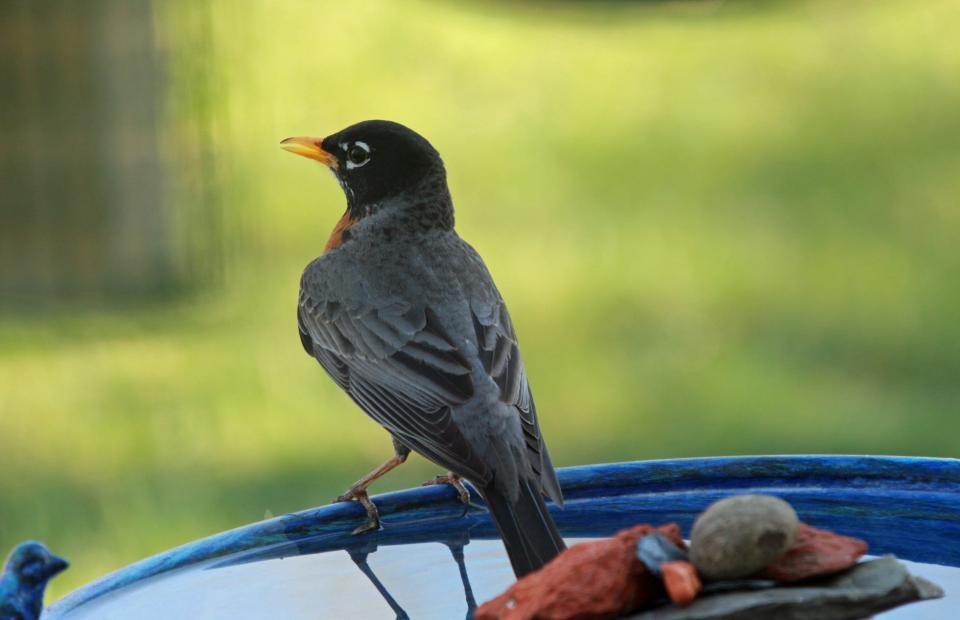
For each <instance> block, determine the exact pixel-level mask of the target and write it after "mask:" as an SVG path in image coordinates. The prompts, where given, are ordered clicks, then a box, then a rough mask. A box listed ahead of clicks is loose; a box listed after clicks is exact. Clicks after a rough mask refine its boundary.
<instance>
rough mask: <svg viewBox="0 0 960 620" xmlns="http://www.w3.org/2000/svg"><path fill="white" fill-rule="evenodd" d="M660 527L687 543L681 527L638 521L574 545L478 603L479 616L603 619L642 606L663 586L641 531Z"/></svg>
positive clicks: (485, 619) (483, 619) (492, 619)
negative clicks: (644, 555)
mask: <svg viewBox="0 0 960 620" xmlns="http://www.w3.org/2000/svg"><path fill="white" fill-rule="evenodd" d="M651 532H660V533H662V534H663V535H665V536H666V537H667V538H669V539H670V540H671V541H672V542H673V543H674V544H676V545H677V546H679V547H681V548H685V547H684V543H683V537H682V536H681V535H680V528H679V527H678V526H677V525H676V524H674V523H671V524H669V525H664V526H661V527H656V528H655V527H653V526H651V525H636V526H634V527H631V528H629V529H626V530H623V531H621V532H619V533H618V534H617V535H616V536H614V537H613V538H606V539H603V540H598V541H591V542H585V543H580V544H577V545H574V546H572V547H570V548H569V549H567V550H566V551H564V552H563V553H561V554H560V555H558V556H557V557H556V558H554V559H553V560H552V561H551V562H550V563H548V564H547V565H546V566H544V567H543V568H542V569H540V570H539V571H537V572H535V573H531V574H529V575H526V576H525V577H523V578H522V579H520V580H519V581H517V582H516V583H515V584H513V585H512V586H510V587H509V588H507V591H506V592H504V593H503V594H501V595H500V596H498V597H496V598H494V599H492V600H489V601H487V602H486V603H484V604H483V605H481V606H480V607H479V608H477V611H476V614H475V616H474V617H475V619H476V620H534V619H536V620H568V619H569V620H573V619H577V620H603V619H606V618H617V617H619V616H621V615H622V614H624V613H627V612H630V611H632V610H634V609H638V608H640V607H641V606H642V605H644V604H646V603H648V602H649V601H651V600H652V599H653V598H655V597H656V595H657V594H658V593H659V592H661V590H660V588H661V586H660V584H659V582H658V580H657V579H655V578H654V577H653V576H652V575H651V574H650V573H649V572H648V571H647V569H646V567H645V566H644V565H643V564H642V563H641V562H640V561H639V560H638V559H637V551H636V545H637V541H638V540H639V539H640V537H641V536H644V535H646V534H649V533H651Z"/></svg>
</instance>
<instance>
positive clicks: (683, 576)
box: [660, 560, 703, 607]
mask: <svg viewBox="0 0 960 620" xmlns="http://www.w3.org/2000/svg"><path fill="white" fill-rule="evenodd" d="M660 572H661V574H662V575H663V586H664V588H666V590H667V596H669V597H670V600H671V601H672V602H673V604H674V605H677V606H678V607H686V606H687V605H689V604H690V603H692V602H693V599H695V598H697V594H698V593H699V592H700V589H701V588H703V584H702V583H700V577H699V576H698V575H697V569H696V568H694V566H693V564H691V563H690V562H687V561H686V560H673V561H670V562H664V563H662V564H661V565H660Z"/></svg>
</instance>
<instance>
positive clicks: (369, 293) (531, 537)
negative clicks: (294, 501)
mask: <svg viewBox="0 0 960 620" xmlns="http://www.w3.org/2000/svg"><path fill="white" fill-rule="evenodd" d="M281 147H282V148H284V149H285V150H287V151H290V152H292V153H294V154H297V155H301V156H304V157H307V158H310V159H313V160H316V161H318V162H321V163H322V164H324V165H325V166H327V167H328V168H329V169H330V170H331V171H332V172H333V174H334V176H335V177H336V179H337V180H338V182H339V183H340V186H341V187H342V189H343V192H344V194H345V196H346V202H347V206H346V210H345V211H344V213H343V216H342V217H341V218H340V220H339V221H338V222H337V224H336V225H335V226H334V228H333V231H332V232H331V234H330V237H329V239H328V240H327V242H326V245H325V247H324V250H323V254H322V255H321V256H319V257H318V258H316V259H314V260H313V261H311V262H310V263H309V264H308V265H307V266H306V268H305V269H304V271H303V274H302V276H301V279H300V294H299V299H298V304H297V324H298V329H299V334H300V341H301V343H302V345H303V348H304V350H306V352H307V353H308V354H309V355H310V356H312V357H313V358H314V359H316V361H317V362H319V363H320V366H321V367H322V368H323V369H324V370H325V371H326V373H327V374H328V375H329V376H330V378H331V379H333V381H334V382H335V383H336V384H337V385H338V386H339V387H340V388H341V389H342V390H343V391H345V392H346V393H347V395H348V396H349V397H350V398H351V399H352V400H353V401H354V402H355V403H356V404H357V405H358V406H359V407H360V409H362V410H363V411H364V412H366V413H367V415H369V416H370V417H371V418H373V419H374V420H375V421H376V422H378V423H379V424H380V425H381V426H382V427H384V428H385V429H386V430H387V431H388V432H389V433H390V435H391V436H392V438H393V447H394V455H393V457H391V458H390V459H388V460H387V461H386V462H385V463H384V464H383V465H381V466H380V467H378V468H376V469H375V470H373V471H372V472H370V473H369V474H368V475H366V476H364V477H363V478H361V479H360V480H358V481H357V482H356V483H354V484H353V485H351V487H350V488H349V489H348V490H347V492H346V493H345V494H343V495H342V496H340V497H339V498H338V500H342V501H343V500H355V501H358V502H359V503H361V504H362V505H363V506H364V508H365V509H366V511H367V516H368V520H367V524H366V525H365V526H361V527H360V528H357V531H358V532H361V531H363V530H364V529H371V528H378V527H380V524H379V515H378V512H377V509H376V506H375V505H374V503H373V502H372V501H371V500H370V499H369V496H368V494H367V487H368V486H369V485H370V484H371V483H372V482H373V481H374V480H376V479H377V478H379V477H380V476H382V475H383V474H385V473H386V472H388V471H390V470H391V469H393V468H395V467H397V466H398V465H400V464H401V463H403V462H404V461H406V459H407V456H408V455H409V454H410V451H411V450H413V451H415V452H417V453H418V454H420V455H422V456H424V457H425V458H427V459H428V460H429V461H432V462H433V463H435V464H436V465H438V466H440V467H441V468H443V469H444V470H447V471H448V472H449V474H447V475H445V476H439V477H438V478H437V479H436V481H435V482H447V483H450V484H452V485H453V486H454V487H455V488H457V490H458V493H459V494H460V496H461V499H462V500H466V501H469V493H468V492H467V491H466V489H465V488H464V487H463V485H462V483H461V482H460V481H461V479H466V480H467V481H469V482H470V483H471V484H472V485H473V486H474V488H476V489H477V491H478V492H479V494H480V496H481V497H482V498H483V500H484V502H485V504H486V508H487V510H488V512H489V513H490V516H491V518H492V520H493V521H494V523H495V524H496V526H497V528H498V530H499V533H500V535H501V538H502V539H503V543H504V546H505V549H506V552H507V555H508V557H509V559H510V562H511V565H512V568H513V570H514V573H515V574H516V575H517V577H520V576H522V575H525V574H527V573H529V572H532V571H534V570H537V569H539V568H540V567H542V566H543V565H544V564H546V563H547V562H548V561H550V560H551V559H552V558H554V557H555V556H556V555H557V554H559V553H560V552H561V551H562V550H563V549H564V548H565V545H564V542H563V538H562V537H561V536H560V533H559V531H558V529H557V526H556V524H555V522H554V520H553V518H552V517H551V515H550V512H549V510H548V508H547V505H546V501H545V498H549V499H551V500H553V503H554V504H556V505H557V506H558V507H561V508H562V506H563V494H562V492H561V489H560V483H559V482H558V480H557V475H556V472H555V471H554V467H553V464H552V462H551V460H550V455H549V453H548V452H547V446H546V444H545V443H544V439H543V435H542V433H541V431H540V423H539V421H538V419H537V409H536V406H535V405H534V401H533V395H532V393H531V391H530V384H529V381H528V379H527V374H526V370H525V368H524V364H523V360H522V358H521V355H520V349H519V345H518V342H517V336H516V332H515V329H514V325H513V322H512V321H511V319H510V314H509V313H508V311H507V306H506V304H505V303H504V301H503V297H502V296H501V295H500V292H499V291H498V290H497V287H496V285H495V284H494V281H493V278H492V277H491V275H490V272H489V271H488V269H487V267H486V265H485V264H484V262H483V259H481V257H480V255H479V254H478V253H477V252H476V250H474V249H473V247H471V246H470V245H469V244H468V243H467V242H466V241H464V240H463V239H462V238H461V237H460V236H459V235H458V233H457V231H456V230H455V228H454V223H455V221H454V208H453V200H452V198H451V195H450V190H449V187H448V184H447V176H446V169H445V167H444V163H443V160H442V159H441V158H440V155H439V153H438V152H437V150H436V149H435V148H434V147H433V146H432V145H431V144H430V142H428V141H427V140H426V138H424V137H423V136H421V135H420V134H418V133H417V132H415V131H413V130H412V129H409V128H407V127H406V126H404V125H401V124H399V123H396V122H392V121H384V120H367V121H362V122H359V123H357V124H354V125H351V126H349V127H347V128H345V129H342V130H340V131H338V132H336V133H334V134H331V135H328V136H327V137H325V138H313V137H293V138H287V139H285V140H283V141H282V142H281ZM465 494H466V496H465Z"/></svg>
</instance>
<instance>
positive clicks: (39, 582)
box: [0, 540, 69, 620]
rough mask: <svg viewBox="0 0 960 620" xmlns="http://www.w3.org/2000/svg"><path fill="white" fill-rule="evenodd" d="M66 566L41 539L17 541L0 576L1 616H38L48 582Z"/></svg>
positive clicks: (22, 619)
mask: <svg viewBox="0 0 960 620" xmlns="http://www.w3.org/2000/svg"><path fill="white" fill-rule="evenodd" d="M67 566H69V564H68V563H67V561H66V560H64V559H63V558H60V557H57V556H55V555H53V554H52V553H50V550H49V549H47V548H46V547H45V546H44V545H43V544H42V543H38V542H36V541H32V540H30V541H27V542H24V543H21V544H20V545H17V547H16V548H15V549H14V550H13V552H11V553H10V557H9V558H8V559H7V563H6V565H5V566H4V569H3V576H2V577H0V620H37V619H38V618H39V617H40V612H41V611H42V610H43V593H44V591H45V590H46V588H47V582H48V581H49V580H50V579H51V578H52V577H54V576H56V575H57V574H59V573H60V572H62V571H63V570H65V569H66V568H67Z"/></svg>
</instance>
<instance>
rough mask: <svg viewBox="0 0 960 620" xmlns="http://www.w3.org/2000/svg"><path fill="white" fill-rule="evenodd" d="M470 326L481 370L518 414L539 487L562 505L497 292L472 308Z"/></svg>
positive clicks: (510, 324)
mask: <svg viewBox="0 0 960 620" xmlns="http://www.w3.org/2000/svg"><path fill="white" fill-rule="evenodd" d="M473 327H474V330H476V334H477V343H478V348H479V349H480V359H481V362H482V363H483V367H484V370H486V372H487V374H488V375H490V377H491V378H492V379H493V380H494V381H495V382H496V384H497V386H498V387H499V388H500V400H501V401H503V402H505V403H507V404H508V405H512V406H513V407H514V408H515V409H516V411H517V414H518V415H519V416H520V424H521V426H522V428H523V439H524V441H525V443H526V446H527V457H528V458H529V461H530V466H531V467H532V468H533V471H534V473H535V474H536V475H537V476H538V477H539V479H540V484H541V490H542V491H543V492H544V494H546V495H547V496H548V497H549V498H550V499H552V500H553V501H554V503H556V504H557V505H558V506H563V494H562V493H561V491H560V483H559V482H558V481H557V474H556V472H555V471H554V469H553V463H552V462H551V461H550V454H549V453H548V452H547V446H546V444H545V443H544V441H543V436H542V435H541V434H540V424H539V422H538V421H537V408H536V405H535V404H534V402H533V394H531V392H530V385H529V383H528V382H527V373H526V371H525V370H524V367H523V360H522V359H521V357H520V348H519V345H518V344H517V335H516V332H514V329H513V322H512V321H511V320H510V314H509V313H508V312H507V306H506V304H505V303H503V300H502V299H500V297H499V295H498V296H497V298H496V302H495V303H494V304H492V305H487V304H484V305H483V306H482V307H481V309H479V310H478V309H474V310H473Z"/></svg>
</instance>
